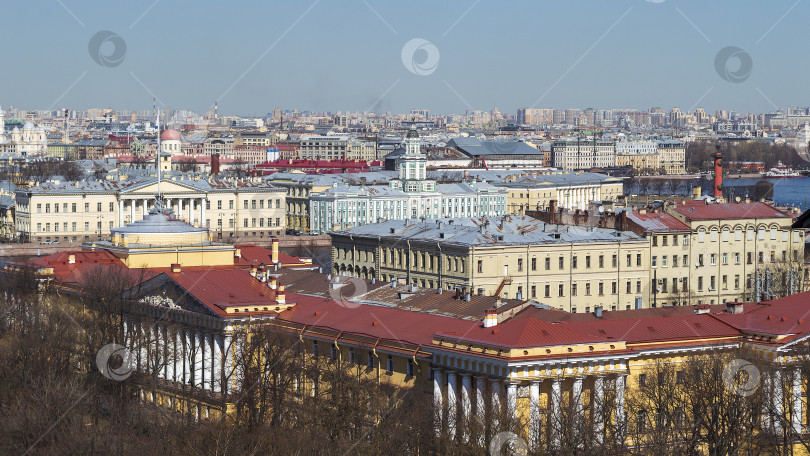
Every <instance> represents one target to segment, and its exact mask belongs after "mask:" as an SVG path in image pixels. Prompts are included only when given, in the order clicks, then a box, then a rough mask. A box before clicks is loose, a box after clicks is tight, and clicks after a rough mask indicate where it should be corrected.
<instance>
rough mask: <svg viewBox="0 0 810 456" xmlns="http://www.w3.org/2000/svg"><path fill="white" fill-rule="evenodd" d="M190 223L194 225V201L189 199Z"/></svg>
mask: <svg viewBox="0 0 810 456" xmlns="http://www.w3.org/2000/svg"><path fill="white" fill-rule="evenodd" d="M188 223H190V224H191V225H193V224H194V199H193V198H189V199H188Z"/></svg>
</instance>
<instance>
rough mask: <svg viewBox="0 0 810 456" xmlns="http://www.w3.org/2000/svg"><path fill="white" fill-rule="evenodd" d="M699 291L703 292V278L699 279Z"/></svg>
mask: <svg viewBox="0 0 810 456" xmlns="http://www.w3.org/2000/svg"><path fill="white" fill-rule="evenodd" d="M698 291H703V277H698Z"/></svg>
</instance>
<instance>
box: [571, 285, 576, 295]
mask: <svg viewBox="0 0 810 456" xmlns="http://www.w3.org/2000/svg"><path fill="white" fill-rule="evenodd" d="M576 295H577V284H575V283H572V284H571V296H576Z"/></svg>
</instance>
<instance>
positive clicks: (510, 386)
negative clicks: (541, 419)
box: [506, 382, 517, 421]
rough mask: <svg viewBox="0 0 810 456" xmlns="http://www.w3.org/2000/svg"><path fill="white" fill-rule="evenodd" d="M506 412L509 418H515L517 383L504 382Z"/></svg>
mask: <svg viewBox="0 0 810 456" xmlns="http://www.w3.org/2000/svg"><path fill="white" fill-rule="evenodd" d="M506 413H507V415H508V416H509V418H510V419H511V420H513V421H515V420H517V383H512V382H509V383H507V384H506Z"/></svg>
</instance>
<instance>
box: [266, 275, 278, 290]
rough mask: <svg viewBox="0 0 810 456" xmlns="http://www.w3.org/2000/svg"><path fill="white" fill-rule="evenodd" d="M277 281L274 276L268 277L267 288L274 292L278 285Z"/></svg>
mask: <svg viewBox="0 0 810 456" xmlns="http://www.w3.org/2000/svg"><path fill="white" fill-rule="evenodd" d="M277 280H278V279H276V276H274V275H271V276H270V281H269V282H268V286H269V287H270V288H272V289H273V290H275V289H276V284H277V283H278V282H277Z"/></svg>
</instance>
